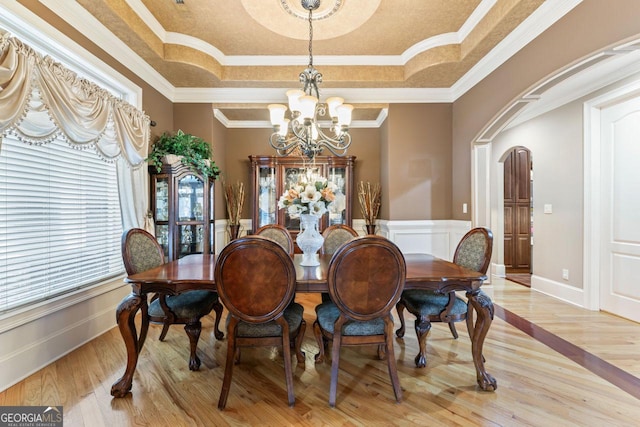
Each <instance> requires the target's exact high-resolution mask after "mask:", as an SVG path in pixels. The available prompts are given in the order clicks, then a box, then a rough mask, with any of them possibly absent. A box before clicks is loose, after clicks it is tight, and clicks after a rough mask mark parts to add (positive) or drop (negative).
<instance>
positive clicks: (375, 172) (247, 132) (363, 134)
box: [223, 129, 380, 218]
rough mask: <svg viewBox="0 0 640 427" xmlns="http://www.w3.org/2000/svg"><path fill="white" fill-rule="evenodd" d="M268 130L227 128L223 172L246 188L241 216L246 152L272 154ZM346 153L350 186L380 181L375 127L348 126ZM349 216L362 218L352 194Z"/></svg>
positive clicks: (248, 205)
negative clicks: (350, 166) (351, 166)
mask: <svg viewBox="0 0 640 427" xmlns="http://www.w3.org/2000/svg"><path fill="white" fill-rule="evenodd" d="M269 135H271V129H227V131H226V139H225V145H226V168H225V170H224V171H223V173H224V175H225V179H226V180H228V182H236V181H238V180H241V181H242V182H244V183H245V186H246V189H247V200H246V201H245V206H244V210H243V213H242V217H243V218H251V200H250V198H251V194H250V192H251V186H250V183H251V179H250V170H249V156H250V155H265V154H266V155H275V151H274V150H273V149H272V148H271V146H270V145H269ZM351 135H352V138H353V139H352V143H351V147H349V150H348V151H349V153H348V154H349V155H350V156H355V157H356V162H355V169H354V186H355V184H356V183H357V182H358V181H371V182H379V181H380V133H379V130H378V129H352V131H351ZM352 203H353V217H354V218H362V215H361V214H360V209H359V205H358V199H357V197H356V196H355V193H354V198H353V199H352Z"/></svg>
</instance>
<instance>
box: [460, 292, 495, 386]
mask: <svg viewBox="0 0 640 427" xmlns="http://www.w3.org/2000/svg"><path fill="white" fill-rule="evenodd" d="M467 298H468V299H469V302H470V303H471V306H472V307H473V309H474V310H475V312H476V313H477V315H478V316H477V320H476V321H475V324H474V325H473V327H472V328H469V332H470V333H473V335H472V336H471V353H472V355H473V363H474V365H475V366H476V379H477V381H478V385H479V386H480V388H481V389H482V390H485V391H495V390H496V389H497V388H498V383H497V382H496V380H495V378H493V377H492V376H491V375H490V374H489V373H488V372H487V371H486V370H485V369H484V357H483V355H482V346H483V345H484V339H485V337H486V336H487V332H489V327H490V326H491V322H492V321H493V313H494V309H493V302H492V301H491V299H490V298H489V296H488V295H487V294H485V293H484V292H479V293H476V294H472V293H467Z"/></svg>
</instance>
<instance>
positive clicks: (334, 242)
mask: <svg viewBox="0 0 640 427" xmlns="http://www.w3.org/2000/svg"><path fill="white" fill-rule="evenodd" d="M322 237H324V243H323V244H322V249H321V253H324V254H328V255H333V254H334V253H335V252H336V251H337V250H338V248H340V246H342V245H343V244H344V243H346V242H348V241H349V240H352V239H353V238H355V237H358V232H357V231H356V230H354V229H353V228H351V227H349V226H348V225H346V224H334V225H330V226H329V227H327V228H325V229H324V231H323V232H322Z"/></svg>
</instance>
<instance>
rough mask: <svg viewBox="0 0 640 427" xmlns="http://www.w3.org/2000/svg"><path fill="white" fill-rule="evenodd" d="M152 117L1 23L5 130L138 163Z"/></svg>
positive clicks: (0, 97) (1, 120) (0, 110)
mask: <svg viewBox="0 0 640 427" xmlns="http://www.w3.org/2000/svg"><path fill="white" fill-rule="evenodd" d="M149 123H150V119H149V116H147V115H146V114H145V113H144V112H143V111H140V110H138V109H137V108H135V107H134V106H132V105H131V104H129V103H127V102H126V101H123V100H121V99H119V98H117V97H116V96H114V95H112V94H111V93H110V92H108V91H107V90H105V89H103V88H101V87H100V86H98V85H96V84H95V83H92V82H90V81H88V80H86V79H84V78H80V77H78V75H77V74H76V73H75V72H73V71H71V70H69V69H68V68H66V67H64V66H63V65H62V64H60V63H58V62H56V61H54V60H53V59H52V58H51V57H49V56H42V55H40V54H39V53H37V52H35V51H34V50H33V49H32V48H31V47H30V46H28V45H26V44H24V43H23V42H21V41H20V40H18V39H17V38H15V37H11V36H10V35H9V33H6V32H2V30H1V29H0V149H1V148H2V145H1V144H2V139H1V136H3V135H9V134H12V135H14V136H15V137H16V138H18V139H19V140H21V141H23V142H26V143H30V144H45V143H48V142H51V141H52V140H54V139H55V138H56V137H59V136H61V137H64V138H65V139H66V140H67V141H68V142H69V144H71V145H74V146H78V148H83V149H84V148H91V147H93V148H95V150H96V152H97V153H98V155H99V156H100V157H102V158H103V159H104V160H105V161H109V162H113V161H115V160H116V159H118V158H119V157H122V158H123V159H125V160H126V162H127V163H128V164H129V165H130V166H133V167H134V168H137V167H139V166H141V165H142V164H143V163H144V158H145V157H146V154H147V149H148V146H149Z"/></svg>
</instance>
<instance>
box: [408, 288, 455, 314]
mask: <svg viewBox="0 0 640 427" xmlns="http://www.w3.org/2000/svg"><path fill="white" fill-rule="evenodd" d="M402 301H403V303H404V305H405V307H406V308H407V310H408V311H409V312H410V313H418V314H419V315H420V316H439V315H440V313H442V311H443V310H444V308H445V307H446V306H447V304H448V303H449V295H448V294H437V293H435V292H424V291H422V290H419V289H411V290H407V291H404V292H403V293H402ZM466 313H467V302H466V301H465V300H463V299H462V298H460V297H455V299H454V302H453V307H452V308H451V310H450V311H449V312H448V313H447V314H448V315H449V316H464V315H466Z"/></svg>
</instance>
